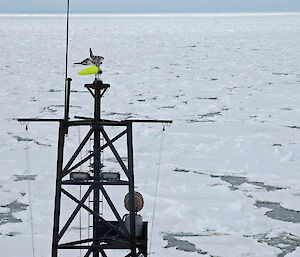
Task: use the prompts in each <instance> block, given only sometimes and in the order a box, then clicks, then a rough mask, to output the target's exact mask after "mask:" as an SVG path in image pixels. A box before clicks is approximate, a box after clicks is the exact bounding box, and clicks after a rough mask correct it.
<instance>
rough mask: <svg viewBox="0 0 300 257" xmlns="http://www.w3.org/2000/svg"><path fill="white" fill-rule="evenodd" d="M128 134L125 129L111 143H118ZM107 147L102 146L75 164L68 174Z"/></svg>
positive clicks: (105, 145) (106, 145)
mask: <svg viewBox="0 0 300 257" xmlns="http://www.w3.org/2000/svg"><path fill="white" fill-rule="evenodd" d="M126 133H127V129H125V130H124V131H123V132H121V133H120V134H119V135H117V136H115V137H114V138H113V139H112V140H111V142H112V143H113V142H115V141H117V140H118V139H119V138H121V137H122V136H124V135H125V134H126ZM106 147H108V144H107V143H106V144H104V145H103V146H101V148H99V149H97V150H96V151H94V152H93V153H91V154H90V155H88V156H87V157H85V158H83V159H82V161H80V162H78V163H77V164H75V165H74V166H73V167H71V168H70V169H69V170H68V173H69V172H71V171H72V170H74V169H76V168H78V167H79V166H80V165H82V164H83V163H85V162H87V161H88V160H89V159H91V158H92V157H93V156H94V155H96V154H99V153H100V152H101V151H102V150H104V149H105V148H106Z"/></svg>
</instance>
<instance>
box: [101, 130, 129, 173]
mask: <svg viewBox="0 0 300 257" xmlns="http://www.w3.org/2000/svg"><path fill="white" fill-rule="evenodd" d="M100 130H101V133H102V135H103V137H104V138H105V140H106V142H107V144H108V146H109V147H110V149H111V151H112V152H113V154H114V156H115V157H116V159H117V161H118V162H119V164H120V166H121V168H122V169H123V171H124V172H125V174H126V176H127V178H128V179H129V177H130V176H129V172H128V169H127V167H126V166H125V164H124V162H123V161H122V159H121V157H120V155H119V154H118V152H117V150H116V148H115V147H114V145H113V144H112V141H111V140H110V139H109V137H108V135H107V134H106V132H105V130H104V128H103V127H100Z"/></svg>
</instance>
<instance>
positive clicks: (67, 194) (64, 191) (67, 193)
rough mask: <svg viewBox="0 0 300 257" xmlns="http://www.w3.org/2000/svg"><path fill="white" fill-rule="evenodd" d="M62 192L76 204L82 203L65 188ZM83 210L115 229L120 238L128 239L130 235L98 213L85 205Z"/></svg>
mask: <svg viewBox="0 0 300 257" xmlns="http://www.w3.org/2000/svg"><path fill="white" fill-rule="evenodd" d="M61 191H62V192H63V193H64V194H65V195H66V196H68V197H69V198H70V199H72V200H73V201H74V202H76V203H77V204H79V203H80V201H79V200H78V199H77V198H75V197H74V196H73V195H71V194H70V193H69V192H67V191H66V190H64V189H63V188H62V189H61ZM81 206H82V208H84V209H86V210H87V211H88V212H89V213H91V214H93V215H94V216H96V217H97V218H98V219H100V220H101V221H102V222H103V223H104V224H105V225H106V226H108V227H110V228H111V229H113V230H114V231H115V232H116V233H118V234H119V235H120V236H122V237H123V238H126V239H128V238H129V237H128V235H126V234H125V233H123V232H122V231H120V230H119V229H118V228H116V227H115V226H114V225H112V224H111V223H109V222H108V221H106V220H105V219H104V218H102V217H101V216H100V215H99V214H98V213H97V212H95V211H93V210H92V209H90V208H89V207H87V206H86V205H85V204H82V205H81Z"/></svg>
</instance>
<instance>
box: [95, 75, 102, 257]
mask: <svg viewBox="0 0 300 257" xmlns="http://www.w3.org/2000/svg"><path fill="white" fill-rule="evenodd" d="M100 83H101V81H99V80H97V79H95V81H94V87H95V104H94V121H95V124H96V127H95V132H94V153H95V152H96V151H97V150H98V149H99V148H100V127H99V126H100V119H101V88H100ZM100 169H101V154H100V153H99V154H96V155H94V182H99V181H100ZM99 193H100V192H99V187H98V186H95V187H94V202H93V204H94V205H93V209H94V212H96V213H97V214H98V215H100V208H99V200H100V199H99ZM93 217H94V218H93V239H94V244H95V246H97V245H99V242H97V241H95V240H97V239H99V225H100V224H99V219H98V218H97V217H96V216H93ZM93 257H99V251H97V250H96V251H94V252H93Z"/></svg>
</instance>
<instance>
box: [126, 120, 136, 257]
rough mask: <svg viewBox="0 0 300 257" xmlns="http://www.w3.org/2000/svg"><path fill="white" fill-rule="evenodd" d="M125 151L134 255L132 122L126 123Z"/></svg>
mask: <svg viewBox="0 0 300 257" xmlns="http://www.w3.org/2000/svg"><path fill="white" fill-rule="evenodd" d="M127 151H128V171H129V205H130V213H129V217H130V243H131V255H130V256H132V257H136V231H135V213H136V210H135V204H134V202H135V201H134V172H133V140H132V123H131V122H129V123H128V124H127Z"/></svg>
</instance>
